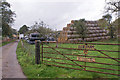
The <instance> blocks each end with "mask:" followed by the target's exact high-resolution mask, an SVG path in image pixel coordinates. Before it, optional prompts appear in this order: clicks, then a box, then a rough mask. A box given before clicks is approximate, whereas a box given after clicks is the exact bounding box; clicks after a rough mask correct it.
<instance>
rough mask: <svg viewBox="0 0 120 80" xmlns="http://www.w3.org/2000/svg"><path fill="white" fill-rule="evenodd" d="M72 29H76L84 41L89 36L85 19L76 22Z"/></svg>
mask: <svg viewBox="0 0 120 80" xmlns="http://www.w3.org/2000/svg"><path fill="white" fill-rule="evenodd" d="M72 27H76V28H75V29H76V31H77V33H78V34H79V35H80V37H81V38H82V40H83V41H84V38H85V37H86V36H87V26H86V25H85V19H80V20H79V21H75V22H74V24H73V25H72Z"/></svg>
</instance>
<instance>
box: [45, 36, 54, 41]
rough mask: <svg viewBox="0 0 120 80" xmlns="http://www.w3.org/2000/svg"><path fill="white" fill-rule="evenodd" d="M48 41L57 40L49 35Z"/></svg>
mask: <svg viewBox="0 0 120 80" xmlns="http://www.w3.org/2000/svg"><path fill="white" fill-rule="evenodd" d="M46 41H55V39H54V38H53V37H48V38H47V40H46Z"/></svg>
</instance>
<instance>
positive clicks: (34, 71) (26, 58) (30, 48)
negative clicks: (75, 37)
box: [17, 41, 118, 80]
mask: <svg viewBox="0 0 120 80" xmlns="http://www.w3.org/2000/svg"><path fill="white" fill-rule="evenodd" d="M23 42H24V41H23ZM97 43H118V42H117V41H106V42H97ZM48 45H49V46H52V47H55V46H56V44H48ZM78 45H83V44H59V45H58V46H59V47H65V48H78ZM24 46H25V48H26V49H25V48H22V46H21V43H20V42H19V43H18V47H17V57H18V60H19V63H20V65H21V66H22V69H23V72H24V73H25V75H26V76H27V77H28V78H118V76H114V75H108V74H100V73H94V72H87V71H82V70H73V69H68V68H60V67H54V66H48V65H44V64H39V65H36V64H35V56H34V55H35V46H34V45H30V44H28V43H26V42H24ZM45 46H46V47H47V45H44V47H45ZM95 48H96V49H99V50H111V49H112V50H116V51H117V50H118V46H114V45H95ZM56 50H57V51H59V52H60V53H63V54H79V55H84V53H83V51H80V50H65V49H56ZM46 51H47V52H50V53H56V52H55V51H54V50H52V49H49V48H45V49H44V52H46ZM105 54H107V55H109V56H111V57H114V58H118V53H116V52H105ZM87 55H90V56H103V57H106V56H104V55H103V54H101V53H99V52H97V51H88V54H87ZM44 56H47V57H55V58H63V59H65V58H64V57H63V56H62V55H60V54H57V53H56V54H45V53H44ZM66 56H67V57H68V58H70V59H74V60H77V56H68V55H66ZM44 60H47V61H56V62H63V63H70V64H74V63H73V62H71V61H70V60H58V59H50V58H44ZM95 60H96V62H101V63H111V64H118V62H116V61H114V60H112V59H103V58H95ZM44 63H46V64H53V65H59V66H65V67H74V68H80V69H82V68H81V67H79V66H73V65H65V64H56V63H51V62H45V61H44ZM76 63H78V64H80V65H84V64H85V63H84V62H80V61H76ZM86 65H87V66H93V67H102V68H110V69H118V66H111V65H102V64H95V63H86ZM86 69H87V70H93V71H100V72H108V73H115V74H118V71H110V70H104V69H95V68H86ZM113 80H114V79H113Z"/></svg>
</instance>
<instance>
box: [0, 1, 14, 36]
mask: <svg viewBox="0 0 120 80" xmlns="http://www.w3.org/2000/svg"><path fill="white" fill-rule="evenodd" d="M0 3H1V6H0V9H1V11H0V17H2V35H3V36H9V37H11V36H12V30H11V27H10V26H11V24H12V23H13V22H14V17H15V13H14V12H13V11H12V10H11V9H10V7H11V5H10V4H9V3H8V2H6V1H5V0H2V1H0Z"/></svg>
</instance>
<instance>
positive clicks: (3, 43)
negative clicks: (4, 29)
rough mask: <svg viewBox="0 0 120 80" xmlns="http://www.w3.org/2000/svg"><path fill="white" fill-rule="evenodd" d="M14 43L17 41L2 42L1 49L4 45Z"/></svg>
mask: <svg viewBox="0 0 120 80" xmlns="http://www.w3.org/2000/svg"><path fill="white" fill-rule="evenodd" d="M14 41H15V40H11V41H6V42H2V43H1V44H0V47H1V46H4V45H7V44H9V43H11V42H14Z"/></svg>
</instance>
